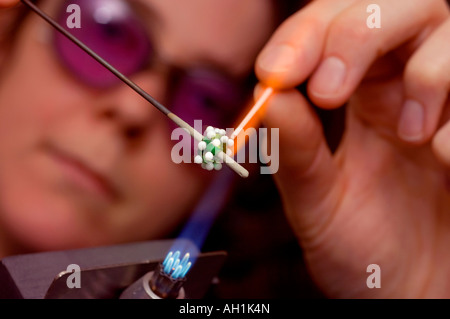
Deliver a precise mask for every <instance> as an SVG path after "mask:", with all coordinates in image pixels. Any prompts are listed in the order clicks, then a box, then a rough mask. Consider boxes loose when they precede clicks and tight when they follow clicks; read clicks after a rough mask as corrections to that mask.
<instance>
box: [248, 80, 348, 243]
mask: <svg viewBox="0 0 450 319" xmlns="http://www.w3.org/2000/svg"><path fill="white" fill-rule="evenodd" d="M260 91H261V88H257V90H256V92H255V95H258V94H259V93H260ZM263 121H264V124H265V126H266V127H267V128H279V169H278V172H277V173H276V174H275V175H274V178H275V182H276V184H277V186H278V188H279V191H280V194H281V197H282V200H283V205H284V208H285V211H286V213H287V217H288V219H289V221H290V222H291V225H292V227H293V229H294V231H295V232H296V234H297V236H298V237H299V238H300V239H302V238H303V239H305V237H306V238H310V237H311V236H313V237H314V236H315V234H317V233H318V232H320V231H321V230H323V226H324V225H326V224H328V221H329V219H330V217H331V216H332V215H333V214H332V211H333V210H334V209H335V208H336V206H337V203H338V193H339V192H337V191H336V190H339V187H338V186H339V185H338V183H337V182H338V169H337V165H336V164H335V162H334V161H333V158H332V155H331V152H330V150H329V148H328V145H327V143H326V140H325V137H324V134H323V129H322V124H321V122H320V120H319V118H318V117H317V115H316V113H315V111H314V110H313V109H312V107H311V106H310V105H309V103H308V102H307V101H306V99H305V98H304V97H303V96H302V95H301V93H300V92H298V91H297V90H289V91H282V92H276V93H274V94H273V95H272V97H271V98H270V99H269V101H268V102H267V106H266V109H265V113H264V118H263ZM270 143H272V142H270ZM270 145H271V144H270Z"/></svg>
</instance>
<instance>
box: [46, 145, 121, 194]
mask: <svg viewBox="0 0 450 319" xmlns="http://www.w3.org/2000/svg"><path fill="white" fill-rule="evenodd" d="M49 150H50V154H51V156H52V157H53V159H54V160H55V162H56V163H57V165H58V166H59V168H60V169H61V171H62V173H63V174H64V175H65V177H66V178H67V179H69V180H70V182H71V183H73V184H75V185H76V186H77V187H79V188H81V189H83V190H84V191H87V192H89V193H93V194H96V195H97V196H100V197H102V198H104V199H106V200H107V201H112V200H114V199H116V198H117V197H118V192H117V189H116V188H115V187H114V186H113V183H112V182H111V181H110V180H108V179H107V177H106V176H105V175H103V174H101V173H99V172H98V171H96V170H94V169H93V168H92V167H91V166H90V165H88V164H86V162H83V161H82V160H80V159H78V158H77V157H76V156H74V155H71V154H69V153H66V152H64V151H61V150H60V149H58V148H55V147H50V148H49Z"/></svg>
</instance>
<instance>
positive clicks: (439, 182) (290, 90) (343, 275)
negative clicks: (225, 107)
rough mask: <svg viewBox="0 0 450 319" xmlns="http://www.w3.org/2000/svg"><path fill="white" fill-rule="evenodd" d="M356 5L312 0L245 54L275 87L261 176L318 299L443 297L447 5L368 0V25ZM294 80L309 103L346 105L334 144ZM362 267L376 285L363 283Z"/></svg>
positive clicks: (449, 46)
mask: <svg viewBox="0 0 450 319" xmlns="http://www.w3.org/2000/svg"><path fill="white" fill-rule="evenodd" d="M370 3H371V2H370V1H361V0H360V1H356V0H341V1H335V0H316V1H313V2H312V3H311V4H310V5H308V6H306V7H305V8H304V9H302V10H300V11H299V12H298V13H297V14H295V15H293V16H292V17H291V18H290V19H288V20H287V21H286V22H285V23H284V24H283V25H282V26H280V28H279V29H278V30H277V31H276V33H275V34H274V35H273V37H272V39H271V40H270V41H269V43H268V44H267V45H266V47H265V48H264V49H263V51H262V52H261V54H260V56H259V57H258V60H257V63H256V72H257V75H258V78H259V79H260V81H261V82H262V83H264V84H266V85H270V86H273V87H274V88H276V89H278V93H277V94H275V95H274V96H273V97H272V98H271V99H270V101H269V105H268V108H267V112H266V115H265V125H266V126H267V127H273V128H280V145H279V151H280V154H279V158H280V166H279V170H278V173H277V174H276V175H275V179H276V182H277V185H278V187H279V189H280V193H281V196H282V200H283V204H284V207H285V210H286V213H287V216H288V219H289V221H290V222H291V225H292V227H293V229H294V231H295V233H296V234H297V236H298V238H299V241H300V243H301V245H302V247H303V249H304V253H305V259H306V261H307V263H308V266H309V269H310V272H311V274H312V276H313V277H314V278H315V280H316V282H317V284H318V285H319V287H321V288H322V290H323V291H324V292H325V293H326V294H327V295H328V296H330V297H357V298H365V297H383V298H386V297H406V298H408V297H412V298H416V297H450V280H448V278H449V277H450V255H449V254H448V243H449V241H450V215H449V212H450V178H449V175H448V171H449V170H448V167H449V166H450V142H449V141H450V124H447V126H442V125H443V123H445V122H446V121H447V120H448V119H449V118H450V103H449V89H450V41H449V39H450V18H449V8H448V5H447V4H446V2H445V1H444V0H432V1H422V0H398V1H388V0H379V1H378V2H377V3H378V5H379V6H380V8H381V21H382V25H381V28H380V29H370V28H368V27H367V24H366V19H367V17H368V16H369V14H368V13H367V11H366V9H367V6H368V5H369V4H370ZM279 45H282V46H281V47H280V46H279ZM277 46H278V48H280V49H279V50H278V51H271V50H274V48H275V47H277ZM270 51H271V52H270ZM308 78H310V80H309V83H308V90H307V91H308V96H309V98H310V99H311V101H313V102H314V103H315V104H316V105H317V106H319V107H321V108H325V109H330V108H336V107H339V106H341V105H342V104H344V103H346V102H348V103H347V109H346V113H347V115H346V127H345V134H344V137H343V140H342V142H341V144H340V146H339V149H338V150H337V151H336V153H335V154H331V152H330V151H329V149H328V147H327V144H326V141H325V138H324V136H323V128H322V125H321V123H320V121H319V120H318V118H317V117H316V114H315V112H314V111H313V109H312V108H311V106H310V105H309V104H308V103H307V101H306V99H305V98H304V97H303V96H302V95H301V94H300V93H299V92H298V91H297V90H295V89H294V88H295V87H296V86H297V85H299V84H301V83H302V82H304V81H305V80H306V79H308ZM439 128H441V129H440V132H439V133H438V134H437V135H435V133H436V130H437V129H439ZM433 138H434V139H433ZM442 162H444V164H445V163H447V165H448V166H447V167H446V166H445V165H442ZM370 264H378V265H379V266H380V268H381V288H380V289H369V288H368V287H367V285H366V279H367V277H368V276H369V275H370V274H369V273H367V272H366V269H367V266H368V265H370Z"/></svg>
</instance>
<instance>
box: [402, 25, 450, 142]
mask: <svg viewBox="0 0 450 319" xmlns="http://www.w3.org/2000/svg"><path fill="white" fill-rule="evenodd" d="M449 39H450V18H448V19H447V20H446V22H445V23H443V24H442V25H441V26H439V28H438V29H436V30H435V31H434V32H433V33H432V34H431V35H430V36H429V37H428V38H427V40H426V41H425V42H424V43H423V45H422V46H421V47H420V48H419V49H418V50H417V51H416V52H415V53H414V55H413V56H412V57H411V59H410V60H409V61H408V64H407V66H406V70H405V76H404V82H405V103H404V105H403V110H402V113H401V117H400V120H399V125H398V135H399V136H400V137H401V138H402V139H403V140H405V141H408V142H413V143H420V142H423V141H426V140H428V139H429V138H430V137H431V136H432V135H433V134H434V132H435V130H436V127H437V125H438V122H439V119H440V117H441V114H442V110H443V108H444V105H445V102H446V100H447V98H448V94H449V91H450V41H449ZM442 134H445V133H442ZM442 136H443V135H440V137H437V141H438V142H439V141H441V139H442ZM447 141H448V142H447V144H449V146H450V139H448V140H447ZM438 142H436V143H438Z"/></svg>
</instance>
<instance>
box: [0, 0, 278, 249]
mask: <svg viewBox="0 0 450 319" xmlns="http://www.w3.org/2000/svg"><path fill="white" fill-rule="evenodd" d="M74 2H76V1H71V2H69V3H74ZM96 2H97V1H79V3H80V7H81V11H82V14H83V16H82V20H81V22H82V25H81V27H82V29H80V30H81V31H86V30H83V28H93V29H89V30H90V31H89V32H88V33H89V34H91V35H92V34H94V37H93V41H94V44H95V43H97V45H98V48H95V49H96V50H97V49H98V50H100V51H101V50H104V54H105V55H110V57H111V59H114V58H115V57H116V58H118V60H117V63H118V66H117V67H118V68H119V69H120V68H123V70H124V73H128V74H127V75H129V76H130V78H131V79H132V80H133V81H135V82H136V83H137V84H138V85H139V86H141V87H142V88H143V89H144V90H146V91H147V92H149V93H150V94H151V95H152V96H153V97H155V98H156V99H158V100H160V101H161V102H162V103H163V104H165V105H168V106H169V105H171V106H173V109H172V110H173V112H174V113H176V114H177V115H179V116H181V117H182V118H188V119H191V118H192V119H194V118H195V119H202V120H203V121H211V122H214V121H220V120H221V119H224V118H225V117H227V116H229V115H230V114H233V113H234V114H236V113H237V112H238V110H237V109H236V106H235V105H229V104H230V103H234V102H233V99H230V97H234V96H241V95H240V93H239V92H237V91H236V88H235V87H234V86H233V85H234V84H236V83H239V81H241V80H242V79H243V78H245V77H246V76H247V75H248V73H249V71H250V70H251V69H252V66H253V58H254V57H255V56H256V54H257V52H258V49H259V48H260V47H261V46H262V45H263V43H264V42H265V40H266V39H267V37H268V35H269V33H270V31H271V29H272V28H273V25H272V20H271V9H272V8H271V6H270V1H261V0H245V1H242V0H224V1H210V0H189V1H182V0H164V1H158V0H139V1H138V0H132V1H129V3H128V4H127V3H126V2H124V3H122V5H121V7H120V8H122V10H124V11H122V13H123V12H126V15H123V14H122V15H123V16H122V18H121V19H124V20H120V21H122V22H123V21H124V24H123V25H121V24H120V23H119V24H111V25H109V24H108V23H110V22H111V17H113V18H114V15H113V16H111V15H109V16H108V15H106V16H105V15H104V14H103V15H102V14H100V15H97V16H96V18H95V17H94V13H95V12H97V13H99V12H100V13H102V10H100V11H98V10H97V9H98V8H97V9H95V8H94V9H89V8H87V7H85V6H84V5H85V4H86V3H90V4H92V3H96ZM103 2H105V1H103ZM107 2H108V1H106V3H107ZM109 2H111V1H109ZM69 3H66V4H64V2H63V1H45V2H43V3H42V4H40V7H41V8H42V9H44V11H46V12H49V13H51V15H52V16H54V17H58V15H59V13H61V12H62V14H64V15H63V16H60V20H61V21H64V22H65V21H66V20H65V18H66V17H67V16H68V15H69V14H68V13H66V10H65V9H66V7H64V6H67V5H68V4H69ZM99 3H101V1H100V2H99ZM99 5H100V4H99ZM61 6H63V8H61ZM61 9H62V11H61ZM83 10H84V11H85V12H83ZM104 12H105V11H104V10H103V13H104ZM91 13H92V14H91ZM96 19H97V20H96ZM99 19H100V20H99ZM108 19H109V20H108ZM100 22H101V23H100ZM112 22H114V19H113V20H112ZM122 22H121V23H122ZM98 23H100V24H103V27H105V29H99V30H97V29H96V28H98ZM117 26H119V27H117ZM100 27H101V26H100ZM125 27H126V28H125ZM124 28H125V30H132V31H130V32H132V33H131V35H132V36H133V37H134V38H133V37H130V36H129V35H127V34H125V35H123V34H120V32H121V30H122V31H123V30H124ZM127 28H128V29H127ZM80 30H77V32H80ZM97 31H98V32H97ZM79 34H80V35H81V36H82V35H83V34H82V33H79ZM84 34H86V33H84ZM143 34H145V37H144V38H142V35H143ZM108 36H109V37H111V38H110V39H109V40H108V39H107V40H102V39H104V37H108ZM121 36H122V38H121ZM114 39H115V40H116V42H112V41H113V40H114ZM130 39H131V40H130ZM144 39H145V41H144ZM16 40H17V41H16V43H15V46H14V50H13V52H12V54H11V55H10V56H9V57H8V59H6V61H7V63H5V64H4V65H0V67H1V69H0V71H1V73H0V233H1V234H2V236H5V237H7V239H8V240H10V241H11V242H14V244H16V245H18V247H23V248H26V249H27V250H30V249H31V250H51V249H67V248H74V247H83V246H91V245H102V244H114V243H120V242H126V241H134V240H143V239H147V238H154V237H158V236H161V235H163V234H165V233H166V232H167V231H169V230H171V229H172V228H173V227H174V226H175V225H176V224H177V223H178V222H180V220H182V218H183V217H185V216H186V214H187V213H189V210H190V209H192V206H193V205H194V204H195V201H196V200H198V197H199V196H200V195H201V193H202V191H203V188H204V185H205V184H207V178H209V176H210V175H211V174H212V173H209V174H206V175H205V173H204V172H203V171H201V170H200V169H199V168H198V167H197V166H196V165H195V164H180V165H176V164H174V163H173V162H172V161H171V158H170V153H171V152H170V151H171V148H172V146H173V142H172V141H171V140H170V129H171V126H170V123H169V122H168V120H167V119H166V118H165V117H164V116H163V114H161V113H159V111H157V110H156V109H154V108H153V107H152V106H151V105H149V104H148V103H147V102H146V101H145V100H144V99H142V98H141V97H140V96H138V95H137V94H136V93H135V92H134V91H132V90H131V89H130V88H128V87H127V86H125V85H123V84H120V83H115V82H114V79H108V78H107V75H104V74H103V73H102V70H99V69H96V67H97V66H96V65H90V64H89V63H90V62H91V61H85V62H82V61H83V60H82V59H81V58H80V57H79V56H77V54H79V53H77V51H76V49H75V48H74V47H69V46H67V43H66V44H65V43H64V42H61V41H62V40H61V39H59V40H58V37H56V38H55V35H54V32H53V30H52V29H51V28H50V27H49V26H48V25H47V24H46V23H45V22H43V21H42V20H40V19H39V18H38V17H37V16H36V15H30V16H29V17H28V18H27V20H25V23H24V24H23V26H22V29H21V31H20V33H19V35H18V38H17V39H16ZM87 41H88V40H86V42H87ZM102 41H104V45H103V44H102ZM127 41H128V42H127ZM129 41H131V43H130V42H129ZM133 41H134V42H133ZM146 41H148V42H146ZM99 43H100V44H99ZM94 44H93V45H94ZM122 44H124V45H122ZM102 45H103V46H102ZM115 50H116V51H117V52H116V51H115ZM121 50H122V51H121ZM127 50H129V51H127ZM121 54H122V57H121ZM146 56H148V57H150V59H149V60H148V61H146V58H145V57H146ZM127 58H128V64H127V63H122V62H123V61H125V60H127ZM89 59H90V58H89ZM89 59H88V60H89ZM141 60H142V61H141ZM121 61H122V62H121ZM134 62H136V63H135V64H133V63H134ZM138 62H139V63H138ZM77 63H78V64H77ZM121 63H122V64H121ZM82 70H84V71H82ZM86 70H87V71H88V72H87V73H86ZM89 70H92V72H89ZM174 70H176V72H175V71H174ZM225 70H226V74H225V72H224V71H225ZM83 72H84V73H83ZM174 74H176V76H175V75H174ZM211 83H212V84H213V85H212V86H211ZM192 92H196V93H195V94H193V93H192ZM227 99H228V100H227ZM211 100H213V101H214V100H215V101H216V104H214V103H213V104H212V105H211V103H206V102H204V101H211ZM199 101H203V102H204V103H203V102H201V103H200V102H199ZM220 101H226V103H225V104H224V103H223V102H220ZM183 102H184V103H183ZM196 103H197V104H196ZM202 103H203V104H202ZM183 104H185V107H183ZM234 104H236V103H234ZM214 107H216V109H214ZM227 108H229V109H227ZM204 124H207V125H210V124H213V125H217V124H216V123H204ZM8 249H9V250H10V251H8ZM3 250H4V253H14V251H11V248H10V247H9V248H8V247H4V248H3ZM0 255H1V251H0Z"/></svg>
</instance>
